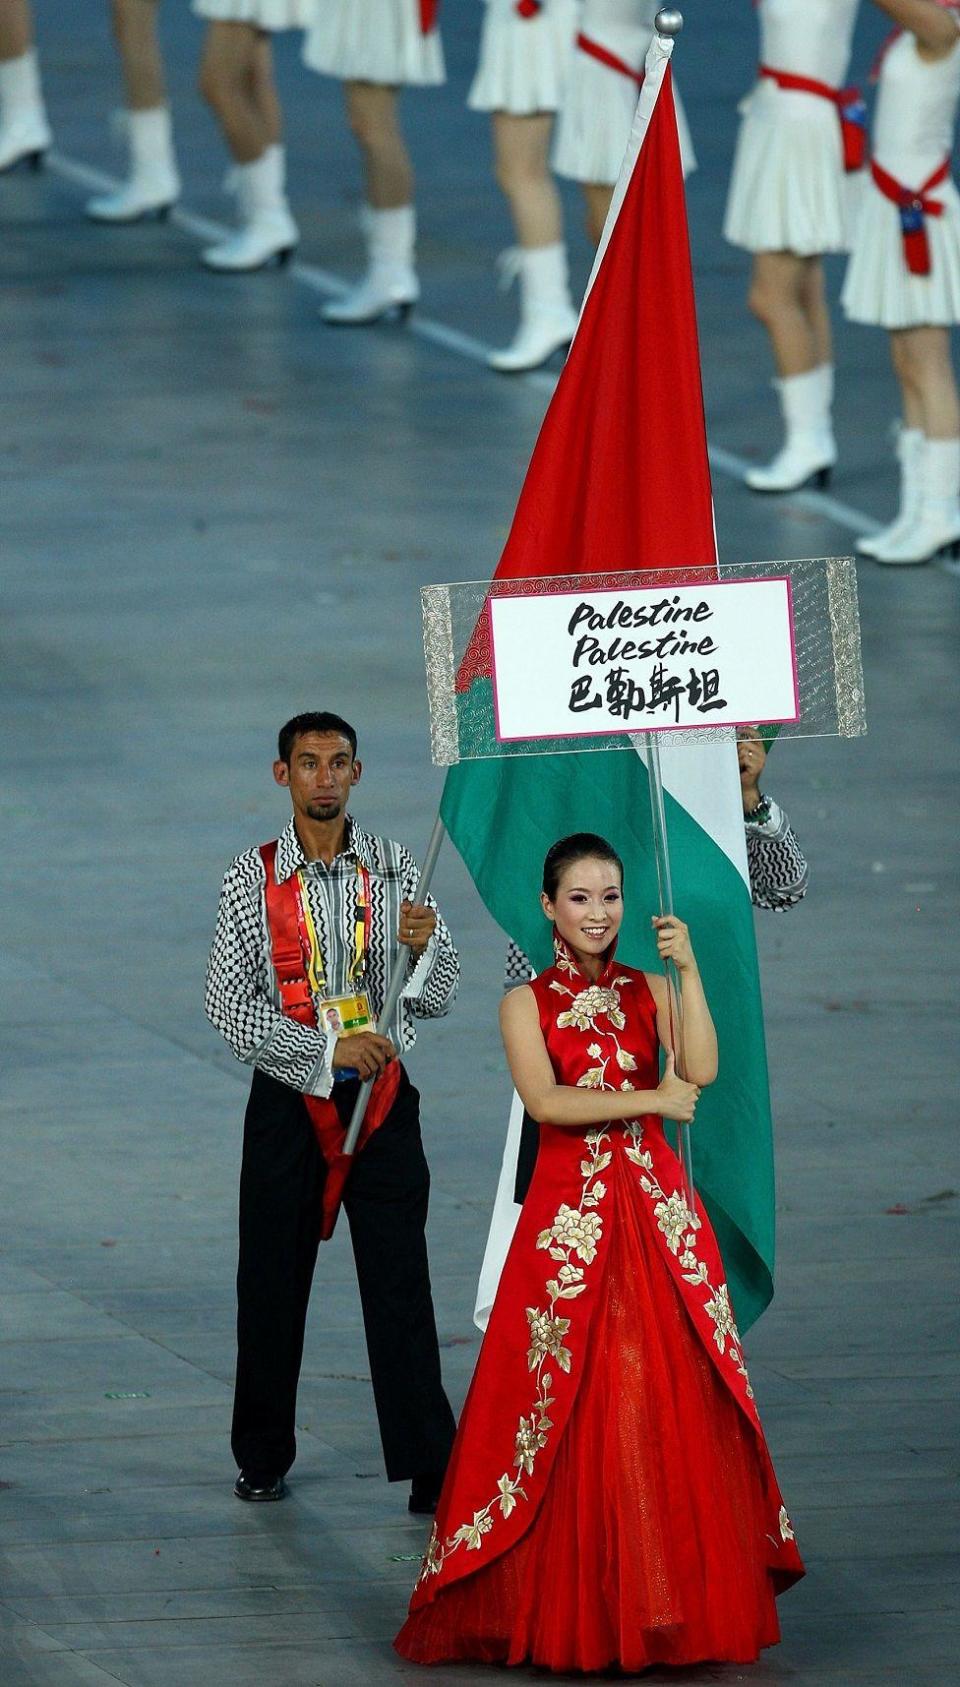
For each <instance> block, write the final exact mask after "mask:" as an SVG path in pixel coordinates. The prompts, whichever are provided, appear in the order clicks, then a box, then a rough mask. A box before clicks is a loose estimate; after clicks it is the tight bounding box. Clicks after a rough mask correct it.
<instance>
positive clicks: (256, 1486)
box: [233, 1470, 287, 1500]
mask: <svg viewBox="0 0 960 1687" xmlns="http://www.w3.org/2000/svg"><path fill="white" fill-rule="evenodd" d="M233 1491H234V1493H235V1494H236V1496H237V1499H238V1500H282V1499H283V1498H284V1497H285V1496H286V1492H287V1485H286V1483H285V1482H284V1480H283V1477H282V1476H275V1477H273V1479H272V1480H270V1481H263V1480H262V1479H261V1478H260V1477H258V1478H257V1479H256V1481H254V1479H253V1477H251V1476H246V1475H245V1474H244V1472H243V1471H242V1470H241V1472H240V1475H239V1476H238V1477H237V1480H236V1482H235V1483H234V1486H233Z"/></svg>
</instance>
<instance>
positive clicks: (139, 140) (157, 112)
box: [124, 105, 175, 171]
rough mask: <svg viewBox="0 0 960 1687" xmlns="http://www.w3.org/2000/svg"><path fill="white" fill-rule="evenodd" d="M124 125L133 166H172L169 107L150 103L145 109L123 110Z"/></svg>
mask: <svg viewBox="0 0 960 1687" xmlns="http://www.w3.org/2000/svg"><path fill="white" fill-rule="evenodd" d="M124 128H125V129H126V133H127V143H128V145H129V148H130V162H131V164H132V166H133V169H134V170H135V171H136V170H138V169H142V170H153V169H155V168H156V167H157V166H158V165H160V166H161V167H166V168H169V169H173V168H175V159H174V154H173V125H172V122H171V119H170V108H169V106H166V105H156V106H151V107H149V108H148V109H147V110H145V111H125V112H124Z"/></svg>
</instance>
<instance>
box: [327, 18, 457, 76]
mask: <svg viewBox="0 0 960 1687" xmlns="http://www.w3.org/2000/svg"><path fill="white" fill-rule="evenodd" d="M312 4H313V14H312V19H311V23H310V26H309V28H308V30H307V34H306V37H305V39H304V43H303V62H304V64H305V65H306V66H307V67H308V69H309V70H316V71H319V72H320V73H321V75H323V76H336V77H338V78H339V79H340V81H342V82H376V83H379V84H380V85H381V86H383V87H387V88H402V87H436V86H438V85H439V84H440V83H441V82H443V81H444V80H445V70H444V63H443V47H442V45H441V42H440V31H439V29H438V28H437V27H436V19H435V16H434V13H435V8H434V7H431V6H421V4H420V0H312Z"/></svg>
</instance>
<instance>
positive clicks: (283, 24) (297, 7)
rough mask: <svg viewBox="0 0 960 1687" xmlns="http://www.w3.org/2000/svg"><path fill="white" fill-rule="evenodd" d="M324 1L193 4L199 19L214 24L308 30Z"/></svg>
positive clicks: (198, 0) (207, 0)
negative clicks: (207, 20) (247, 24)
mask: <svg viewBox="0 0 960 1687" xmlns="http://www.w3.org/2000/svg"><path fill="white" fill-rule="evenodd" d="M321 4H323V0H193V3H192V9H193V11H194V12H195V13H196V15H197V17H198V18H209V19H210V21H211V22H212V23H249V24H253V26H254V28H255V29H268V30H271V31H272V30H276V29H306V28H308V26H309V25H310V24H311V23H312V22H313V14H314V12H315V10H316V8H317V6H318V5H321Z"/></svg>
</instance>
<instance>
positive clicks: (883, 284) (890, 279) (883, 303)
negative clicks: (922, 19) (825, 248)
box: [842, 33, 960, 328]
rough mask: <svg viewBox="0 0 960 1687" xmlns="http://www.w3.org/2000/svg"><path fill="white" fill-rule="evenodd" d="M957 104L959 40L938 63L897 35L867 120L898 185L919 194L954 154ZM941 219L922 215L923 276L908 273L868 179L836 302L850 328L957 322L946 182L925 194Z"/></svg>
mask: <svg viewBox="0 0 960 1687" xmlns="http://www.w3.org/2000/svg"><path fill="white" fill-rule="evenodd" d="M958 102H960V35H958V38H957V44H956V46H955V47H954V48H953V50H952V52H950V53H948V54H947V55H946V57H945V58H941V59H934V60H930V59H922V58H921V57H920V54H919V52H918V50H917V43H916V39H915V37H914V36H913V35H911V34H909V33H904V34H903V35H901V36H900V37H899V39H898V40H897V41H895V42H894V43H893V45H892V46H891V47H890V48H889V50H888V51H887V53H886V55H885V57H884V60H883V65H882V67H881V71H880V87H879V93H878V97H877V106H876V112H875V114H874V120H873V156H874V158H875V159H876V161H877V163H878V164H879V165H880V167H881V169H883V170H885V171H886V172H887V174H888V175H890V176H892V177H893V178H894V180H895V181H896V182H898V183H899V184H900V186H901V187H905V188H912V189H914V190H919V189H920V188H922V187H923V186H924V184H925V183H926V182H927V181H928V180H929V178H930V177H931V176H932V175H933V174H934V172H935V171H936V170H938V169H939V168H940V166H941V164H942V163H943V161H944V159H948V158H949V157H950V156H951V153H952V151H953V139H954V130H955V127H956V120H957V105H958ZM929 197H930V198H931V199H932V200H934V201H937V202H939V203H940V204H942V205H943V207H944V210H943V215H942V216H939V217H929V216H928V217H927V218H926V219H925V229H926V236H927V241H928V244H929V248H930V274H929V275H914V274H912V273H911V272H910V270H909V269H908V268H907V265H906V262H905V260H904V253H903V238H902V232H901V225H900V212H899V209H898V207H897V206H896V205H895V204H894V203H893V201H892V200H890V199H888V198H887V197H886V195H885V194H883V193H881V191H880V189H879V188H878V187H877V186H876V184H875V183H874V182H873V180H872V179H871V181H870V183H869V187H868V189H867V193H866V195H865V198H864V204H863V209H862V211H861V213H860V216H859V218H858V220H857V227H856V232H855V238H854V246H853V253H852V255H851V258H850V263H849V264H848V266H847V274H846V279H845V281H844V284H843V294H842V303H843V308H844V310H845V311H846V313H847V315H848V316H849V317H850V318H852V320H853V321H854V322H872V323H876V324H878V325H879V326H880V327H883V328H917V327H922V326H931V325H939V326H946V325H947V324H949V323H951V322H960V195H958V193H957V189H956V187H955V185H954V183H953V181H952V180H947V181H945V182H942V183H940V185H939V186H937V187H935V188H931V190H930V194H929Z"/></svg>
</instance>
